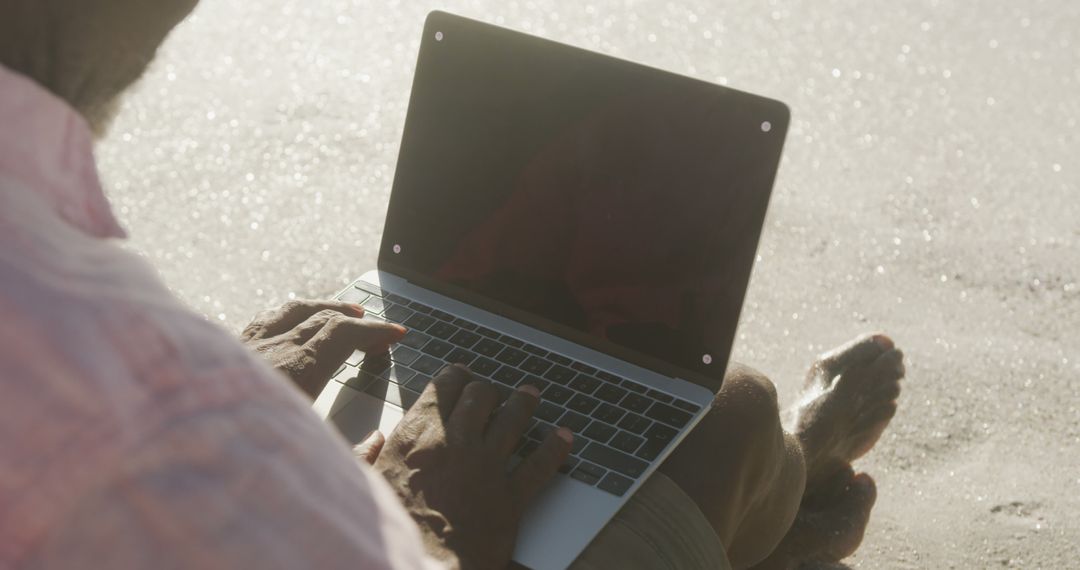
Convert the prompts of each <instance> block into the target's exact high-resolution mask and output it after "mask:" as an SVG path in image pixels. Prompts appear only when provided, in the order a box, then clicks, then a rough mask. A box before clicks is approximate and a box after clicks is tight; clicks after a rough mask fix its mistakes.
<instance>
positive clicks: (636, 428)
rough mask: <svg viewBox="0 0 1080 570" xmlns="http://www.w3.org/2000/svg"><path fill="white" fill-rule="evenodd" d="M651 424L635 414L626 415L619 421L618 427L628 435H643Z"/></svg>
mask: <svg viewBox="0 0 1080 570" xmlns="http://www.w3.org/2000/svg"><path fill="white" fill-rule="evenodd" d="M651 423H652V422H651V421H649V420H648V419H646V418H643V417H641V416H639V415H637V414H626V416H625V417H623V419H621V420H619V427H621V428H623V429H624V430H626V431H628V432H630V433H643V432H644V431H645V428H647V427H649V424H651Z"/></svg>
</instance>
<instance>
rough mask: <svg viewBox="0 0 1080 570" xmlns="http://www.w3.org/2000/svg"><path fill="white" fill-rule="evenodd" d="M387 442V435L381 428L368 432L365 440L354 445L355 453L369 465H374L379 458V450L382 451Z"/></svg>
mask: <svg viewBox="0 0 1080 570" xmlns="http://www.w3.org/2000/svg"><path fill="white" fill-rule="evenodd" d="M385 444H386V437H384V436H383V434H382V432H380V431H379V430H375V431H373V432H371V433H370V434H368V436H367V437H365V438H364V441H362V442H360V443H358V444H356V446H355V447H353V455H355V456H356V458H357V459H359V460H360V461H363V462H365V463H367V464H368V465H374V464H375V460H376V459H378V458H379V452H380V451H382V448H383V445H385Z"/></svg>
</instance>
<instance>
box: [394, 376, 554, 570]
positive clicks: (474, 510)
mask: <svg viewBox="0 0 1080 570" xmlns="http://www.w3.org/2000/svg"><path fill="white" fill-rule="evenodd" d="M498 401H499V394H498V392H497V391H496V390H495V388H494V387H492V386H491V385H490V384H487V383H485V382H482V381H476V382H474V381H473V376H472V374H471V373H470V372H469V371H468V369H466V368H465V367H463V366H457V365H455V366H450V367H447V368H445V369H443V371H442V372H440V373H439V374H437V375H436V376H435V378H433V379H432V381H431V382H430V383H429V384H428V386H427V388H425V389H424V392H423V394H421V395H420V398H419V399H418V400H417V402H416V403H415V404H414V405H413V407H412V408H411V409H410V410H409V412H408V413H406V414H405V417H404V418H402V420H401V422H400V423H399V424H398V425H397V427H396V428H395V429H394V432H393V433H392V434H390V437H389V439H387V440H386V443H385V444H384V445H383V446H382V450H381V452H380V453H378V458H377V459H376V461H375V469H376V470H378V471H379V472H381V473H382V474H383V476H384V477H385V478H386V480H387V481H389V482H390V485H391V486H392V487H393V488H394V490H395V491H397V493H398V495H399V496H400V497H401V500H402V502H403V503H404V505H405V508H406V510H407V511H408V512H409V514H410V515H412V517H413V519H414V520H415V521H416V523H417V524H418V525H419V526H420V529H421V531H422V534H423V536H424V541H425V543H426V545H427V547H428V551H429V552H430V553H431V554H433V555H434V556H436V557H439V558H442V559H444V560H447V561H450V562H452V561H454V560H456V561H457V562H458V564H459V565H460V567H461V568H470V569H471V568H498V569H500V570H501V569H502V568H505V567H506V565H507V564H508V563H509V561H510V556H511V554H512V553H513V550H514V541H515V540H516V539H517V532H518V526H519V524H520V522H521V516H522V514H523V513H524V511H525V509H526V508H527V507H528V506H529V504H530V503H531V502H532V500H533V499H534V498H535V497H536V495H537V493H539V492H540V491H541V490H542V489H543V488H544V486H545V485H546V484H547V483H548V482H549V481H550V480H551V478H552V477H554V475H555V473H556V471H557V470H558V468H559V465H560V464H562V462H563V461H564V460H565V459H566V456H567V455H568V454H569V453H570V446H571V445H570V444H571V442H572V441H573V435H572V434H571V433H570V431H569V430H567V429H566V428H558V429H557V430H555V431H553V432H552V433H550V434H548V437H547V439H545V440H544V442H543V443H542V444H541V445H540V447H539V448H537V449H536V451H534V452H533V453H532V454H531V455H529V456H528V457H526V458H525V459H524V460H523V461H522V462H521V464H520V465H518V466H517V467H516V468H515V469H513V470H512V471H510V472H507V464H508V463H509V460H510V455H511V453H512V452H513V450H514V447H515V446H516V445H517V443H518V441H519V440H520V439H521V436H522V434H523V432H524V431H525V429H526V428H527V427H528V425H529V420H530V418H532V414H533V411H534V410H535V409H536V406H537V405H538V404H539V402H540V400H539V392H538V391H537V390H536V388H535V387H533V386H529V385H525V386H522V387H520V388H518V390H517V391H516V392H514V393H513V394H512V395H511V396H510V398H509V399H508V400H507V401H506V404H505V405H503V406H502V407H501V408H499V409H498V410H496V406H497V405H498ZM493 411H494V414H493V413H492V412H493Z"/></svg>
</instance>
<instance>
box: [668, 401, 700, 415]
mask: <svg viewBox="0 0 1080 570" xmlns="http://www.w3.org/2000/svg"><path fill="white" fill-rule="evenodd" d="M671 405H672V406H675V407H676V408H679V409H682V410H686V411H688V412H690V413H691V414H696V413H698V410H700V409H701V406H699V405H697V404H691V403H690V402H687V401H686V400H675V401H674V402H672V403H671Z"/></svg>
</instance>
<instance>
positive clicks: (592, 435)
mask: <svg viewBox="0 0 1080 570" xmlns="http://www.w3.org/2000/svg"><path fill="white" fill-rule="evenodd" d="M617 431H619V430H617V429H615V428H613V427H611V426H609V425H607V424H603V423H600V422H593V423H591V424H589V427H587V428H585V431H584V432H582V433H583V435H585V437H587V438H589V439H592V440H595V441H599V442H600V443H607V441H608V440H609V439H611V436H613V435H615V432H617Z"/></svg>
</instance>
